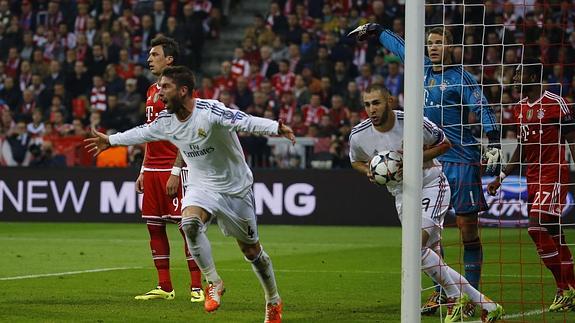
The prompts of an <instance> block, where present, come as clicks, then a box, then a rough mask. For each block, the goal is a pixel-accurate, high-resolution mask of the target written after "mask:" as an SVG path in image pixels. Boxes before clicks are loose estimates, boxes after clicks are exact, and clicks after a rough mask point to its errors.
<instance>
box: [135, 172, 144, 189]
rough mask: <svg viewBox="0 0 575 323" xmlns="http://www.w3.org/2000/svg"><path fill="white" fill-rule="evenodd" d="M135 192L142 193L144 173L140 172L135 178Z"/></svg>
mask: <svg viewBox="0 0 575 323" xmlns="http://www.w3.org/2000/svg"><path fill="white" fill-rule="evenodd" d="M136 192H138V193H140V194H142V193H144V173H140V175H138V179H136Z"/></svg>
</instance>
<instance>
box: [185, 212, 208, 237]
mask: <svg viewBox="0 0 575 323" xmlns="http://www.w3.org/2000/svg"><path fill="white" fill-rule="evenodd" d="M203 227H204V223H203V222H202V220H200V218H199V217H197V216H192V217H187V218H185V219H183V220H182V230H183V231H184V233H185V235H186V237H188V239H190V241H191V242H192V243H195V242H196V239H197V238H198V235H199V234H200V233H201V232H202V230H203Z"/></svg>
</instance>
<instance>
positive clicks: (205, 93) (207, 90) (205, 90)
mask: <svg viewBox="0 0 575 323" xmlns="http://www.w3.org/2000/svg"><path fill="white" fill-rule="evenodd" d="M216 92H219V90H218V91H216V89H214V85H213V81H212V79H211V78H210V77H206V76H204V77H203V78H202V86H201V88H200V89H199V90H198V93H197V94H198V97H199V98H201V99H213V100H216V99H217V98H218V95H216V94H217V93H216Z"/></svg>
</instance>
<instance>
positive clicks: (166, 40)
mask: <svg viewBox="0 0 575 323" xmlns="http://www.w3.org/2000/svg"><path fill="white" fill-rule="evenodd" d="M150 45H151V46H152V47H155V46H162V49H163V50H164V56H165V57H168V56H172V57H173V58H174V62H173V63H172V65H176V64H177V62H178V58H179V56H180V46H179V45H178V43H177V42H176V41H175V40H174V39H173V38H170V37H166V36H163V35H158V36H156V37H154V39H152V41H151V42H150Z"/></svg>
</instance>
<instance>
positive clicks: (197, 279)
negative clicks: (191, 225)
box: [180, 227, 202, 289]
mask: <svg viewBox="0 0 575 323" xmlns="http://www.w3.org/2000/svg"><path fill="white" fill-rule="evenodd" d="M180 233H181V234H182V237H184V251H185V253H186V260H187V261H188V269H189V270H190V289H192V288H202V272H201V271H200V267H198V264H196V261H195V260H194V257H192V254H191V253H190V251H189V250H188V242H187V241H186V235H185V234H184V231H183V230H182V228H181V227H180Z"/></svg>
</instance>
